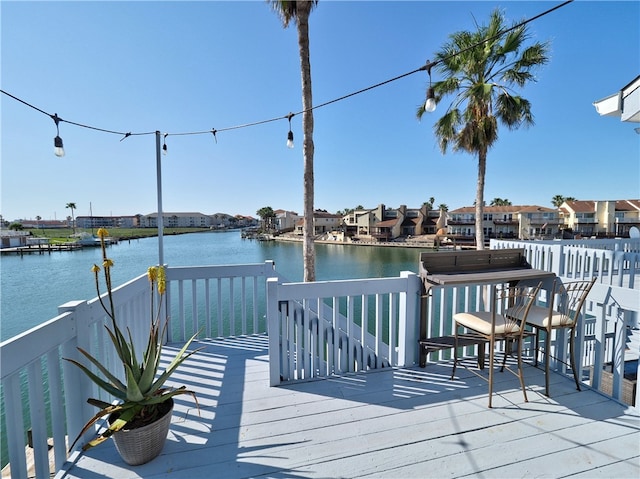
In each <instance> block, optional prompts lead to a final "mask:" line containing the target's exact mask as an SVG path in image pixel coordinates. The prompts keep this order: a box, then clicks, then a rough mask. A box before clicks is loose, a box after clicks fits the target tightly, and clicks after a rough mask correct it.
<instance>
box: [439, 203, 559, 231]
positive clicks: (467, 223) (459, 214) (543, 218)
mask: <svg viewBox="0 0 640 479" xmlns="http://www.w3.org/2000/svg"><path fill="white" fill-rule="evenodd" d="M483 214H484V217H483V219H482V228H483V231H484V236H485V238H487V239H488V238H519V239H534V238H542V237H553V236H556V235H558V234H559V231H560V215H559V212H558V210H555V209H552V208H545V207H544V206H536V205H525V206H522V205H515V206H513V205H509V206H485V207H484V211H483ZM475 221H476V208H475V206H465V207H462V208H458V209H456V210H453V211H450V212H449V214H448V230H447V232H448V234H449V235H451V236H458V237H474V236H475Z"/></svg>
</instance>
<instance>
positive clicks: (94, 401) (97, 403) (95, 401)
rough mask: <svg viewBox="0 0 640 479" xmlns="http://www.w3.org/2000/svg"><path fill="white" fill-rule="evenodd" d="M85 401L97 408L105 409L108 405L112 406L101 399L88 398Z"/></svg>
mask: <svg viewBox="0 0 640 479" xmlns="http://www.w3.org/2000/svg"><path fill="white" fill-rule="evenodd" d="M87 402H88V403H89V404H91V405H92V406H95V407H97V408H99V409H106V408H108V407H111V406H113V404H112V403H109V402H105V401H102V400H101V399H94V398H89V399H87Z"/></svg>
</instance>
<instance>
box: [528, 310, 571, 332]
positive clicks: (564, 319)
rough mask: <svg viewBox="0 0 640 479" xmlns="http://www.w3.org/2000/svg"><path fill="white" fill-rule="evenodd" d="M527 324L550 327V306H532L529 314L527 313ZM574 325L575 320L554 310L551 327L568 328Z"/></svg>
mask: <svg viewBox="0 0 640 479" xmlns="http://www.w3.org/2000/svg"><path fill="white" fill-rule="evenodd" d="M527 324H530V325H532V326H535V327H537V328H545V329H548V328H549V308H543V307H541V306H531V309H530V310H529V314H528V315H527ZM572 325H573V321H572V320H571V318H570V317H568V316H567V315H564V314H561V313H558V312H557V311H554V312H553V314H552V316H551V327H552V328H559V327H565V328H568V327H570V326H572Z"/></svg>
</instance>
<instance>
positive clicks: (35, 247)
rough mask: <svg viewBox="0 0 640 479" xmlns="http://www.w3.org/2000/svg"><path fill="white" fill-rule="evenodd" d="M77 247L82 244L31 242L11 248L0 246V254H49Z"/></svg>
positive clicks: (75, 249)
mask: <svg viewBox="0 0 640 479" xmlns="http://www.w3.org/2000/svg"><path fill="white" fill-rule="evenodd" d="M79 249H82V245H81V244H78V243H59V244H32V245H27V246H16V247H13V248H0V254H17V255H20V256H23V255H25V254H51V253H52V252H54V251H77V250H79Z"/></svg>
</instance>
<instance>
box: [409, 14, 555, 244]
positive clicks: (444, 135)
mask: <svg viewBox="0 0 640 479" xmlns="http://www.w3.org/2000/svg"><path fill="white" fill-rule="evenodd" d="M506 30H507V28H506V27H505V20H504V18H503V16H502V14H501V13H500V12H499V10H494V11H493V12H492V13H491V16H490V19H489V25H488V26H481V25H478V26H477V31H475V32H466V31H461V32H457V33H453V34H451V35H450V36H449V41H448V42H447V43H445V45H444V46H443V47H442V49H441V50H440V51H439V52H438V53H437V54H436V60H435V61H434V62H433V64H432V65H436V66H437V69H438V71H439V72H440V73H441V74H443V76H444V79H443V80H442V81H439V82H436V83H434V84H433V89H434V92H435V98H436V100H440V99H441V98H442V97H443V96H445V95H455V98H454V99H453V102H452V103H451V105H450V106H449V108H448V110H447V112H446V113H445V114H444V115H443V116H442V118H440V119H439V120H438V121H437V122H436V124H435V127H434V130H435V134H436V137H437V138H438V141H439V146H440V149H441V151H442V152H443V153H446V151H447V148H448V147H449V145H450V144H451V146H452V149H453V150H454V151H459V150H462V151H466V152H467V153H471V154H474V155H477V157H478V182H477V187H476V200H475V208H476V219H475V230H476V248H477V249H479V250H481V249H484V233H483V230H482V218H483V212H484V204H485V201H484V183H485V172H486V166H487V152H488V151H489V149H490V148H491V147H492V146H493V145H494V143H495V142H496V141H497V139H498V121H500V123H502V124H503V125H504V126H506V127H507V128H509V129H516V128H518V127H520V126H522V125H524V126H529V125H533V115H532V113H531V104H530V103H529V101H528V100H526V99H525V98H522V97H520V96H518V95H516V94H515V91H514V90H515V88H516V87H518V88H522V87H523V86H524V85H525V84H526V83H527V82H530V81H535V79H534V77H533V74H532V73H531V72H532V70H533V69H534V68H535V67H538V66H541V65H544V64H545V63H547V61H548V57H547V51H548V44H547V43H538V42H537V43H534V44H533V45H531V46H527V47H525V46H524V43H525V41H527V40H528V39H529V34H528V30H527V27H526V25H521V26H518V27H515V25H514V27H513V28H511V29H509V31H508V32H507V31H506ZM503 32H504V33H503ZM429 72H430V68H429ZM424 112H425V107H424V104H423V105H421V106H420V107H419V109H418V112H417V116H418V118H422V115H423V114H424Z"/></svg>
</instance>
